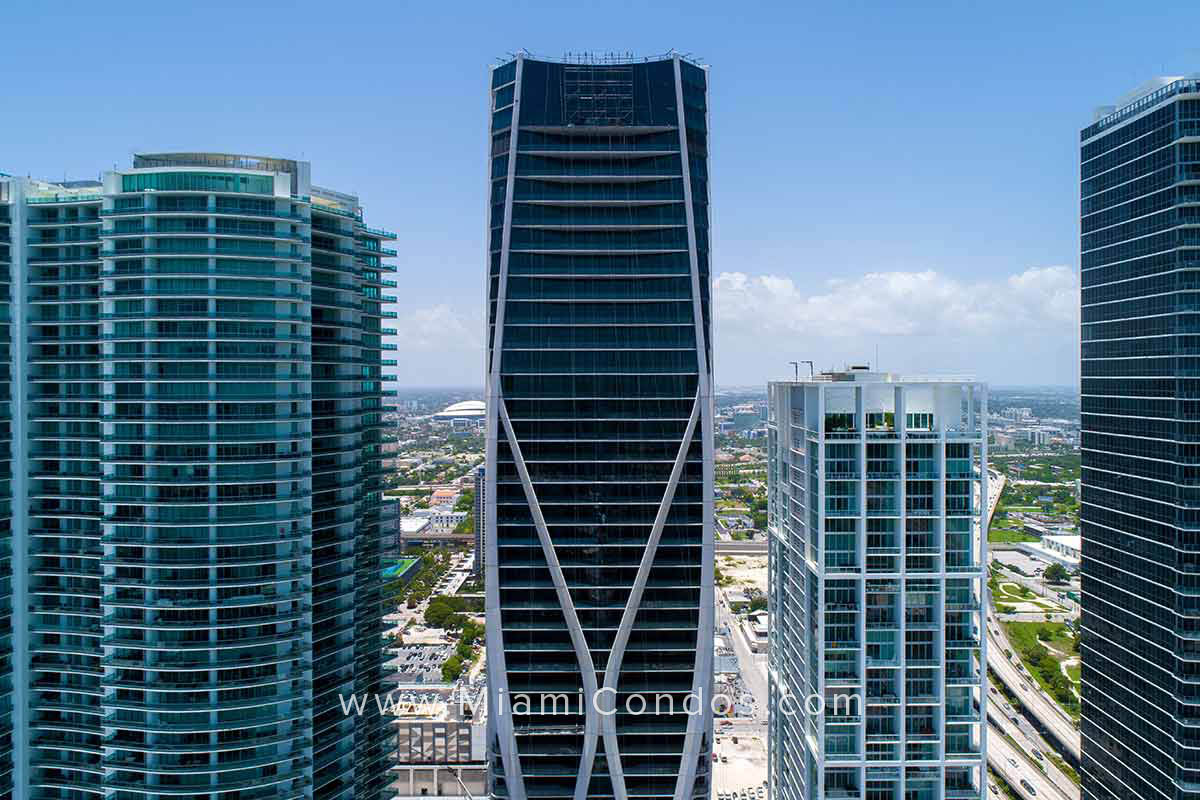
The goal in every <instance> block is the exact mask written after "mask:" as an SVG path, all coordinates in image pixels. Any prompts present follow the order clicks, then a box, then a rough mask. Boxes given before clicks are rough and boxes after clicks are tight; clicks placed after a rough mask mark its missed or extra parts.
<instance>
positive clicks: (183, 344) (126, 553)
mask: <svg viewBox="0 0 1200 800" xmlns="http://www.w3.org/2000/svg"><path fill="white" fill-rule="evenodd" d="M309 172H310V169H309V164H308V163H306V162H302V161H290V160H285V159H272V158H258V157H250V156H237V155H225V154H217V153H166V154H155V155H139V156H136V157H135V159H134V164H133V168H132V169H125V170H117V171H113V172H109V173H106V174H105V176H104V178H103V180H102V181H89V182H80V183H73V184H50V183H45V182H41V181H34V180H28V179H21V178H11V177H4V178H0V201H2V202H0V220H2V221H0V238H4V239H6V241H5V242H3V243H0V258H2V259H3V260H4V263H3V264H2V265H0V266H2V267H3V275H4V280H5V281H6V282H7V284H8V285H10V286H11V292H8V293H6V294H5V300H4V308H5V309H11V312H10V315H6V316H5V321H4V328H3V329H4V331H5V332H6V335H5V336H4V337H3V347H4V348H6V350H5V351H4V360H3V371H4V372H3V374H2V375H0V392H2V393H3V406H0V408H2V409H3V412H4V415H3V418H2V419H3V424H4V426H5V432H6V434H7V432H8V426H9V424H10V423H9V421H10V419H11V420H12V421H14V422H15V424H13V425H12V431H11V437H9V436H7V435H6V436H5V438H4V447H3V450H2V451H0V455H2V456H3V458H4V459H5V460H4V461H3V462H2V463H3V468H2V475H0V477H2V479H3V483H2V484H0V486H3V487H4V489H5V491H4V497H3V506H0V511H2V512H3V515H4V516H3V525H2V526H0V527H2V530H3V536H4V539H3V542H4V547H3V550H0V552H2V553H3V555H4V557H5V558H6V559H9V560H11V566H12V586H11V588H12V591H11V607H12V609H13V612H14V614H15V616H13V617H12V634H11V642H12V648H11V649H12V659H11V668H10V669H9V668H6V674H5V677H4V680H5V681H6V684H8V683H11V687H12V705H11V713H12V722H13V726H12V731H13V736H14V741H13V747H12V748H11V759H12V761H11V763H12V765H13V773H12V774H13V779H14V780H13V785H14V787H15V788H16V790H17V795H18V796H19V797H22V798H62V797H70V798H84V799H85V800H86V798H93V797H94V798H100V797H105V798H109V799H110V800H134V798H138V800H144V799H146V798H164V800H165V799H166V798H180V797H184V796H186V797H189V798H211V800H218V798H220V799H221V800H226V798H229V797H235V796H236V797H238V798H241V799H242V800H246V799H247V798H263V799H264V800H266V799H268V798H269V799H270V800H276V799H277V798H279V799H282V798H331V799H332V798H346V799H347V800H348V799H349V798H366V797H371V798H374V797H376V796H377V795H378V791H379V789H381V788H382V785H383V780H384V766H385V763H384V759H385V758H386V757H387V748H386V743H385V742H384V741H383V730H382V728H381V721H380V719H379V715H378V713H377V712H376V711H375V709H374V708H373V706H372V707H369V710H368V711H367V712H366V713H364V714H363V715H361V716H357V715H354V714H349V715H348V714H346V713H344V711H343V709H342V706H341V703H340V700H339V695H343V696H346V697H347V698H348V697H349V695H351V694H352V693H356V692H357V693H359V694H362V693H366V692H372V691H376V690H377V688H378V686H379V683H380V680H381V671H382V664H381V653H382V649H381V648H382V637H381V624H382V620H381V618H380V608H379V607H380V603H381V598H380V594H379V592H380V589H379V583H380V564H379V549H378V546H379V530H380V510H379V502H380V497H381V474H380V473H381V469H380V462H379V459H380V458H381V453H380V445H379V442H380V425H381V424H382V420H381V411H380V406H381V400H382V396H383V395H384V394H385V392H384V390H383V387H382V381H383V374H382V369H383V365H384V363H385V362H384V361H383V360H382V358H381V351H382V350H383V349H386V346H385V345H384V344H383V343H382V341H381V337H382V335H383V334H384V333H386V332H388V331H387V330H386V329H384V328H382V326H381V321H382V319H383V318H384V317H386V316H388V315H389V314H388V312H384V311H383V310H382V303H383V302H385V301H387V300H389V299H390V298H388V297H385V296H383V295H382V291H383V289H384V288H385V287H386V286H387V285H388V282H386V281H384V280H383V277H382V276H383V273H384V272H386V271H388V270H389V269H391V268H390V267H389V266H387V265H386V264H385V263H384V262H383V261H382V259H383V258H385V257H387V256H389V255H394V253H391V252H390V251H387V250H384V249H383V248H382V246H381V243H382V242H383V241H384V240H386V239H389V238H393V236H394V235H393V234H390V233H387V232H385V231H379V230H375V229H372V228H368V227H366V225H365V224H364V223H363V221H362V216H361V209H360V207H359V205H358V201H357V198H355V197H353V196H352V195H346V194H341V193H338V192H332V191H329V190H324V189H319V188H317V187H315V186H312V185H311V182H310V177H309ZM5 233H7V236H4V234H5ZM10 316H11V326H10V325H9V323H8V319H9V318H10ZM9 342H11V353H12V356H11V360H10V359H9V357H8V350H7V348H9V347H10V345H9ZM10 370H11V379H10V377H9V371H10ZM10 398H11V415H10V414H9V413H8V411H9V408H10ZM10 443H11V451H10ZM10 453H11V461H9V458H10ZM10 464H11V470H10V466H9V465H10ZM10 477H11V481H12V483H11V486H12V491H11V494H10V493H9V492H8V491H7V489H8V487H9V482H8V479H9V478H10ZM9 497H13V498H16V502H15V503H13V504H12V506H11V509H10V506H9ZM14 510H15V511H14ZM10 520H11V524H10ZM5 602H6V603H8V602H10V598H8V597H6V598H5ZM5 620H6V622H7V620H8V616H7V615H6V617H5ZM5 641H7V640H5ZM7 663H8V662H7V661H6V664H7ZM8 730H9V728H7V727H6V728H5V733H6V734H7V732H8Z"/></svg>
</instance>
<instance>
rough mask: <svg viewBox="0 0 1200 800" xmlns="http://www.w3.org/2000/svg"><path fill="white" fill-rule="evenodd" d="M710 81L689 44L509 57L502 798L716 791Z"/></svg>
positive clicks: (500, 111) (495, 686)
mask: <svg viewBox="0 0 1200 800" xmlns="http://www.w3.org/2000/svg"><path fill="white" fill-rule="evenodd" d="M706 84H707V73H706V70H705V69H704V68H702V67H698V66H696V65H694V64H691V63H688V62H687V61H686V60H684V59H682V58H680V57H679V56H674V55H672V56H666V57H663V58H659V59H648V60H645V61H637V62H631V61H612V60H608V61H606V62H605V63H597V62H588V63H548V62H545V61H537V60H533V59H530V58H526V57H524V56H518V57H517V58H516V60H515V61H511V62H509V63H507V64H504V65H502V66H498V67H496V68H494V70H493V71H492V83H491V92H490V98H491V108H492V125H491V204H490V221H489V232H490V247H489V282H488V285H489V289H488V296H489V344H490V353H489V360H488V372H489V375H488V400H489V403H488V452H487V469H486V480H487V488H486V500H487V521H486V526H487V534H488V535H487V538H486V547H487V556H486V559H485V563H486V583H487V609H488V619H487V636H488V642H487V644H488V678H489V681H488V684H489V693H490V694H489V709H490V712H489V715H488V717H489V728H490V730H489V733H490V735H489V760H490V787H491V793H492V795H493V796H495V797H505V798H513V800H523V798H526V797H555V798H575V800H583V798H585V797H593V798H606V797H612V798H620V799H621V800H624V798H627V797H634V796H637V797H663V798H666V797H684V798H691V797H707V796H708V795H709V792H710V761H711V755H710V752H711V741H712V715H711V712H710V710H709V701H710V699H711V692H712V642H713V639H712V634H713V552H712V394H711V392H712V389H711V386H712V359H711V353H712V351H711V336H710V304H709V285H710V281H709V244H708V241H709V237H708V169H707V162H708V136H707V112H706V96H707V90H706ZM693 692H694V693H696V695H697V696H702V700H701V701H700V702H699V703H697V702H695V701H693V702H692V704H691V705H690V707H691V708H692V709H693V710H694V709H697V708H699V709H700V713H697V714H689V713H687V711H686V710H685V704H684V701H685V699H686V698H687V696H688V694H689V693H693ZM523 695H524V697H523ZM635 695H641V696H642V697H643V698H645V700H646V701H647V710H646V711H645V713H642V714H638V713H636V712H637V711H638V710H639V701H638V699H637V698H636V697H634V696H635ZM659 695H661V696H662V697H661V702H659V703H658V704H657V706H656V700H657V699H659V697H658V696H659ZM631 698H632V699H631ZM526 699H527V701H528V702H527V703H526V702H525V700H526ZM672 704H673V706H674V711H673V712H672V710H671V705H672ZM656 711H657V713H656Z"/></svg>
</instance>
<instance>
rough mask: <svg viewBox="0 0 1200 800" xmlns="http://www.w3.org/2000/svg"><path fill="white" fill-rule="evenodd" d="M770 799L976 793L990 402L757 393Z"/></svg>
mask: <svg viewBox="0 0 1200 800" xmlns="http://www.w3.org/2000/svg"><path fill="white" fill-rule="evenodd" d="M768 401H769V403H770V409H769V419H768V423H767V426H768V427H767V431H768V447H767V453H768V468H767V520H768V528H769V535H770V552H769V568H768V580H769V595H768V599H769V603H770V609H771V629H770V643H769V648H768V650H769V655H768V686H769V695H770V703H769V711H770V722H769V725H770V731H769V737H768V741H769V753H768V794H769V796H770V797H771V798H772V799H773V800H776V799H777V800H808V799H809V798H832V797H862V798H871V799H872V800H901V799H902V798H921V799H922V800H926V799H928V800H940V798H977V800H978V799H979V798H983V797H986V796H987V789H986V783H987V769H986V763H987V762H986V728H987V723H986V719H985V716H984V713H983V708H984V706H985V704H986V702H987V690H986V685H987V677H986V673H987V671H986V668H985V664H986V655H985V649H986V642H985V640H984V636H983V626H984V618H983V606H982V601H983V598H984V597H985V592H986V587H985V578H984V569H985V565H986V563H987V553H986V543H985V538H984V537H983V536H982V535H981V533H980V530H981V529H980V520H981V518H982V514H983V512H984V510H985V509H986V508H987V481H986V479H985V477H984V476H986V474H987V389H986V387H985V386H983V385H982V384H979V383H974V382H970V381H962V380H956V379H944V380H939V379H930V378H905V377H902V376H898V375H891V374H887V373H872V372H868V371H866V370H865V369H856V368H851V369H850V370H848V371H846V372H840V373H828V374H823V375H819V376H817V377H815V378H813V379H811V380H796V381H781V382H775V383H771V384H770V385H769V387H768Z"/></svg>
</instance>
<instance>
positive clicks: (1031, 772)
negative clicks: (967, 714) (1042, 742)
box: [988, 726, 1079, 800]
mask: <svg viewBox="0 0 1200 800" xmlns="http://www.w3.org/2000/svg"><path fill="white" fill-rule="evenodd" d="M988 765H989V766H991V768H992V770H993V771H994V772H995V773H996V774H997V775H999V776H1000V777H1002V778H1004V780H1005V782H1006V783H1008V785H1009V786H1011V787H1012V790H1013V791H1014V792H1015V793H1016V794H1017V796H1018V797H1021V798H1027V800H1078V798H1079V791H1078V790H1076V791H1075V793H1074V794H1067V793H1065V792H1063V791H1062V790H1061V789H1059V788H1058V787H1057V786H1055V785H1054V784H1053V783H1051V782H1050V780H1049V779H1048V778H1047V777H1046V776H1045V775H1043V774H1042V771H1041V770H1039V769H1038V768H1037V766H1036V765H1035V764H1034V763H1033V761H1032V760H1031V757H1029V756H1026V755H1025V754H1024V753H1022V752H1021V751H1020V750H1018V749H1017V748H1015V747H1013V746H1012V743H1011V742H1009V741H1008V740H1007V739H1005V738H1004V735H1003V734H1001V733H1000V731H999V730H997V729H996V727H995V726H989V727H988ZM1021 781H1025V782H1026V783H1025V784H1022V783H1021ZM1026 785H1029V786H1032V787H1033V791H1032V792H1031V791H1029V789H1027V788H1026ZM992 796H993V797H996V795H994V794H993V795H992Z"/></svg>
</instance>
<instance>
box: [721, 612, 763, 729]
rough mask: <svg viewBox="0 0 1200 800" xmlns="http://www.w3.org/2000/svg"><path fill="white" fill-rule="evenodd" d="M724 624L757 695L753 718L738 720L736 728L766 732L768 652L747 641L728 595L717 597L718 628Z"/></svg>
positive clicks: (748, 685)
mask: <svg viewBox="0 0 1200 800" xmlns="http://www.w3.org/2000/svg"><path fill="white" fill-rule="evenodd" d="M722 628H728V630H729V634H728V635H727V636H726V637H725V638H726V639H727V640H728V641H729V644H730V646H731V647H732V648H733V652H734V654H735V655H736V656H737V660H738V670H739V671H740V672H741V674H742V683H743V684H745V686H746V689H747V690H749V692H750V693H751V694H752V695H754V716H753V718H752V719H749V720H747V719H742V720H738V721H737V722H736V723H735V726H736V727H738V728H739V730H738V731H736V732H739V733H740V732H741V729H743V728H749V727H754V728H755V729H756V730H755V732H757V733H759V734H763V735H765V734H766V732H767V731H766V725H767V655H766V653H755V652H752V651H751V650H750V643H749V642H747V641H746V635H745V634H744V633H743V632H742V629H741V626H740V625H738V622H737V617H735V616H734V614H733V612H732V611H730V610H729V606H728V605H726V604H725V598H724V597H721V598H720V599H719V600H717V630H718V631H720V630H721V629H722ZM746 732H747V733H749V732H750V731H749V730H747V731H746Z"/></svg>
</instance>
